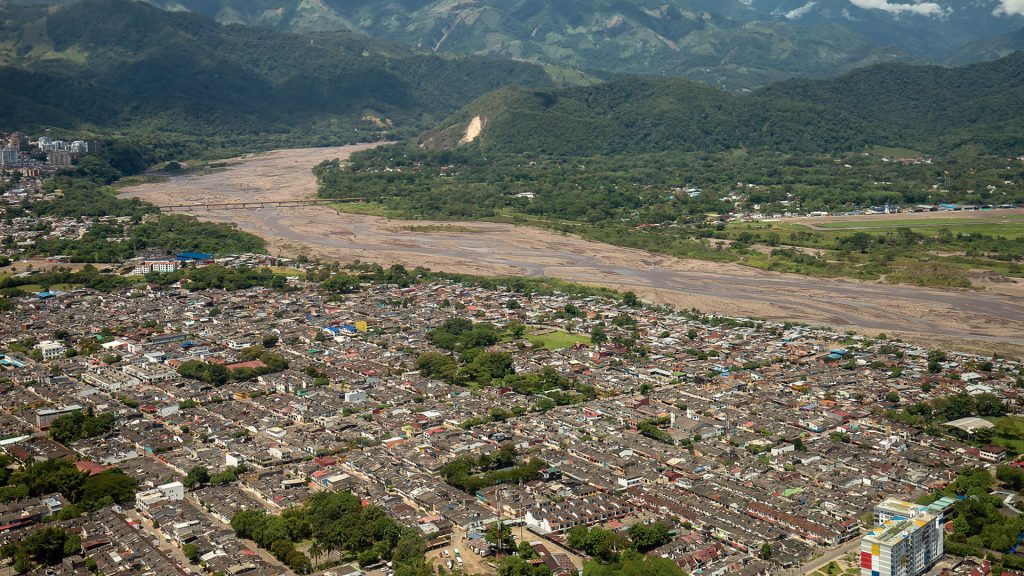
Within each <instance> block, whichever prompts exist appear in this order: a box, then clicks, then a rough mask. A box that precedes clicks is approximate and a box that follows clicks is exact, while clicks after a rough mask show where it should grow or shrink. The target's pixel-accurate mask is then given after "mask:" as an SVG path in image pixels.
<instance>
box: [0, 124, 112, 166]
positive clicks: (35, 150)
mask: <svg viewBox="0 0 1024 576" xmlns="http://www.w3.org/2000/svg"><path fill="white" fill-rule="evenodd" d="M101 151H102V144H101V143H100V142H98V141H95V140H89V141H87V140H74V141H71V142H68V141H65V140H53V139H51V138H50V137H48V136H40V137H39V138H37V139H36V140H35V141H31V140H29V138H28V136H26V135H25V134H22V133H21V132H13V133H11V134H3V133H0V167H3V168H4V169H7V170H16V171H19V172H22V173H23V174H25V175H28V176H39V175H40V174H42V173H45V172H48V171H52V170H54V169H58V168H65V167H67V166H71V165H72V164H73V163H74V160H75V159H76V158H78V157H79V156H82V155H84V154H96V153H99V152H101Z"/></svg>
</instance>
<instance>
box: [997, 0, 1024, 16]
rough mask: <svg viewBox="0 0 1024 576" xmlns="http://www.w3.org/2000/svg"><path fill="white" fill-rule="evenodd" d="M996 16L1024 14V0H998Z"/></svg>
mask: <svg viewBox="0 0 1024 576" xmlns="http://www.w3.org/2000/svg"><path fill="white" fill-rule="evenodd" d="M995 14H996V15H997V16H1020V15H1024V0H999V6H996V10H995Z"/></svg>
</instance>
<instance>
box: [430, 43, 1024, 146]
mask: <svg viewBox="0 0 1024 576" xmlns="http://www.w3.org/2000/svg"><path fill="white" fill-rule="evenodd" d="M1022 112H1024V53H1015V54H1013V55H1011V56H1008V57H1006V58H1003V59H1001V60H998V61H995V62H989V63H982V64H976V65H973V66H969V67H966V68H958V69H948V68H942V67H939V66H910V65H903V64H886V65H879V66H874V67H870V68H865V69H862V70H858V71H855V72H852V73H850V74H847V75H844V76H841V77H838V78H834V79H828V80H791V81H786V82H781V83H777V84H774V85H772V86H769V87H767V88H765V89H762V90H758V91H755V92H753V93H750V94H733V93H729V92H725V91H722V90H719V89H716V88H713V87H709V86H705V85H701V84H697V83H693V82H689V81H686V80H680V79H670V80H658V79H637V78H630V79H622V80H616V81H614V82H609V83H606V84H602V85H598V86H592V87H585V88H575V89H565V90H540V91H538V90H525V89H519V88H505V89H502V90H500V91H498V92H495V93H492V94H488V95H487V96H484V97H483V98H480V99H479V100H477V101H476V102H474V103H473V104H471V105H470V106H468V107H467V108H465V109H463V110H461V111H460V112H459V113H457V114H455V115H454V116H453V117H452V118H450V119H449V120H448V121H446V122H444V123H442V124H441V125H440V126H439V127H438V128H437V129H435V130H433V131H431V132H429V133H427V134H426V135H424V136H423V137H422V142H423V143H424V144H425V145H427V146H430V147H451V146H455V145H458V144H459V143H460V142H463V141H465V140H469V139H470V138H469V137H470V136H474V138H473V139H472V142H473V145H474V146H481V147H483V148H484V149H486V150H490V151H496V152H527V151H530V152H537V153H546V154H558V155H566V156H583V155H595V154H627V153H640V152H655V151H666V150H689V151H696V150H704V151H716V150H725V149H730V148H757V149H765V150H775V151H787V152H820V151H823V152H829V151H838V150H856V149H860V148H862V147H864V146H867V145H886V146H901V147H906V148H912V149H921V150H948V149H952V148H955V147H957V146H961V145H966V144H977V145H980V146H983V147H986V148H988V149H990V150H998V151H1001V152H1002V151H1007V152H1015V153H1018V154H1019V151H1020V147H1021V146H1024V141H1022V140H1021V137H1020V135H1021V134H1024V113H1022ZM478 128H479V130H477V129H478ZM477 132H479V134H477Z"/></svg>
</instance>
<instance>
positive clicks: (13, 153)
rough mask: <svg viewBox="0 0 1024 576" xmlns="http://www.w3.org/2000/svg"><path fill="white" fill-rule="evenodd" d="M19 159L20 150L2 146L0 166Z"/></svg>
mask: <svg viewBox="0 0 1024 576" xmlns="http://www.w3.org/2000/svg"><path fill="white" fill-rule="evenodd" d="M17 161H18V151H17V150H15V149H14V148H0V166H7V165H9V164H14V163H16V162H17Z"/></svg>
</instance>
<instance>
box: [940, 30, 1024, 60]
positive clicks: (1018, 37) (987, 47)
mask: <svg viewBox="0 0 1024 576" xmlns="http://www.w3.org/2000/svg"><path fill="white" fill-rule="evenodd" d="M1017 50H1024V28H1020V29H1018V30H1014V31H1013V32H1009V33H1007V34H1001V35H999V36H996V37H995V38H986V39H984V40H978V41H976V42H971V43H969V44H966V45H964V46H961V47H960V48H958V49H957V50H956V51H954V52H953V53H952V54H950V55H949V56H947V57H946V64H948V65H950V66H963V65H965V64H969V63H971V62H981V61H984V60H995V59H997V58H1002V57H1003V56H1006V55H1008V54H1012V53H1013V52H1016V51H1017Z"/></svg>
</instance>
